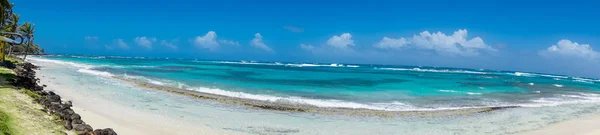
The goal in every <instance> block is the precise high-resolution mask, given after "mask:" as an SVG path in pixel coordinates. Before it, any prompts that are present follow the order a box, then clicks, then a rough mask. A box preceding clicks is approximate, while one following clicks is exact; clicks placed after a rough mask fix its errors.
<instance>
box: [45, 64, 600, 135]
mask: <svg viewBox="0 0 600 135" xmlns="http://www.w3.org/2000/svg"><path fill="white" fill-rule="evenodd" d="M38 73H39V72H38ZM41 75H42V74H40V76H41ZM40 78H46V79H42V83H41V84H48V83H50V82H49V81H48V78H52V77H51V76H42V77H40ZM112 78H115V79H119V81H121V80H122V81H124V82H125V83H130V85H132V86H138V87H143V88H149V90H158V91H163V92H168V93H172V94H178V95H184V96H189V97H195V98H199V99H203V100H209V101H217V102H219V103H224V104H231V105H237V106H241V107H247V108H248V109H261V110H274V111H285V112H302V113H317V114H326V115H339V114H341V115H350V116H375V117H398V116H400V117H405V116H406V117H411V116H415V117H436V116H449V115H466V114H473V113H485V112H491V111H495V110H501V109H508V108H516V107H505V108H478V109H469V110H464V109H459V110H453V111H451V112H448V110H444V111H405V112H392V113H389V112H384V111H383V110H380V111H377V110H375V111H374V110H368V109H351V108H321V107H316V106H310V105H297V104H280V103H272V102H270V101H250V99H241V98H234V97H225V96H221V95H215V94H210V93H202V92H197V91H191V90H186V89H177V88H172V87H168V86H161V85H156V84H151V83H145V82H141V81H136V80H127V79H125V78H118V77H112ZM46 82H48V83H46ZM52 83H56V84H48V85H49V88H52V89H56V90H58V91H56V92H57V93H60V95H64V96H65V97H64V98H65V99H70V100H73V101H75V102H74V103H75V104H76V105H75V106H76V107H74V108H73V109H74V110H77V112H80V113H81V115H82V117H83V118H82V119H85V120H86V121H90V122H89V123H90V124H91V125H99V126H103V125H110V126H112V127H118V128H115V131H117V132H119V133H121V132H123V133H125V134H142V133H143V134H165V133H170V134H185V133H182V132H181V131H180V129H186V131H189V132H186V133H188V134H189V133H205V134H230V133H229V132H227V131H225V130H218V129H211V128H210V127H206V128H205V127H204V126H201V125H200V126H196V125H194V126H190V125H184V126H172V125H170V124H167V123H170V122H169V121H171V122H173V121H177V120H178V118H173V117H169V118H171V119H169V118H166V117H163V116H162V115H159V114H154V113H151V112H138V111H136V110H135V109H133V108H128V106H125V105H121V104H118V103H116V102H113V101H110V100H108V99H97V98H100V97H94V95H86V93H76V92H75V91H73V90H74V89H75V88H68V87H69V86H68V85H66V84H61V83H57V82H54V80H53V82H52ZM61 91H62V92H61ZM73 97H75V98H73ZM98 103H100V104H102V105H100V106H98V105H97V104H98ZM111 110H120V111H119V112H115V111H111ZM500 112H502V111H500ZM590 115H593V116H582V118H576V117H575V118H574V119H567V120H561V121H559V122H558V123H554V124H549V125H545V126H543V127H540V129H529V130H523V132H519V133H516V134H526V135H529V134H532V135H548V134H583V135H588V134H590V135H591V134H598V133H600V132H599V131H598V130H596V129H594V128H595V127H593V126H591V125H597V124H598V122H594V121H600V114H598V115H596V114H590ZM590 118H592V119H593V120H587V119H590ZM140 123H141V124H140ZM165 125H166V126H165ZM192 129H198V131H195V130H194V131H192ZM233 133H236V132H233Z"/></svg>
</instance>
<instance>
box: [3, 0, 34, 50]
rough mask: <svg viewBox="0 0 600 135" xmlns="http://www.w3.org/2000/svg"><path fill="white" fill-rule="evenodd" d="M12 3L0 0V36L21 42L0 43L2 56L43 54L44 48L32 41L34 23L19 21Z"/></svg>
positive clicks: (7, 0)
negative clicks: (20, 42)
mask: <svg viewBox="0 0 600 135" xmlns="http://www.w3.org/2000/svg"><path fill="white" fill-rule="evenodd" d="M14 6H15V4H14V3H10V2H9V0H0V20H2V21H0V31H1V34H0V36H3V37H6V38H9V39H11V40H17V41H21V40H22V44H14V43H9V42H2V43H1V47H0V49H1V51H0V53H2V58H4V57H3V56H4V55H25V56H24V57H27V56H26V55H27V54H44V49H43V48H41V47H40V46H39V45H38V44H36V43H34V34H35V24H34V23H31V22H24V23H19V19H20V17H21V16H20V15H19V14H16V13H14V12H13V10H12V8H13V7H14Z"/></svg>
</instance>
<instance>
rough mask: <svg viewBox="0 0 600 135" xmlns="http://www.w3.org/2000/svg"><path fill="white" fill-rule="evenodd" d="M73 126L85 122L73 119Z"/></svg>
mask: <svg viewBox="0 0 600 135" xmlns="http://www.w3.org/2000/svg"><path fill="white" fill-rule="evenodd" d="M71 124H73V126H75V124H83V121H82V120H81V119H71Z"/></svg>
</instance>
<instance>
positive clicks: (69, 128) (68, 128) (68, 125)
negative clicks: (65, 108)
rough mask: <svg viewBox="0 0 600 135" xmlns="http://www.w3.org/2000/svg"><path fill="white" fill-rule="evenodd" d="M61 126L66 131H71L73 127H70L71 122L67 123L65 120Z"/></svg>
mask: <svg viewBox="0 0 600 135" xmlns="http://www.w3.org/2000/svg"><path fill="white" fill-rule="evenodd" d="M63 125H64V126H65V128H66V129H67V130H71V129H73V125H71V121H69V120H65V123H64V124H63Z"/></svg>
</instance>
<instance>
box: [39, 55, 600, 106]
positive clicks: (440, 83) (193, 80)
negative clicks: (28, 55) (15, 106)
mask: <svg viewBox="0 0 600 135" xmlns="http://www.w3.org/2000/svg"><path fill="white" fill-rule="evenodd" d="M33 59H35V60H43V61H48V62H55V63H59V64H64V65H65V66H75V67H78V68H79V70H78V71H79V72H82V73H88V74H94V75H98V76H99V77H111V76H117V77H124V78H128V79H135V80H138V81H146V82H148V83H153V84H157V85H165V86H172V87H178V88H185V89H189V90H195V91H201V92H208V93H213V94H221V95H226V96H235V97H241V98H252V99H257V100H270V101H274V102H298V103H305V104H312V105H317V106H323V107H350V108H369V109H384V110H431V109H451V108H464V107H484V106H509V105H511V106H512V105H518V106H524V107H539V106H555V105H561V104H573V103H589V102H594V103H597V102H600V95H598V94H600V80H598V79H591V78H581V77H569V76H561V75H551V74H541V73H527V72H516V71H496V70H485V69H463V68H440V67H416V66H390V65H363V64H341V63H285V62H256V61H208V60H191V59H165V58H162V59H158V58H156V59H150V58H127V57H103V56H101V57H83V56H44V57H41V58H33Z"/></svg>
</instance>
